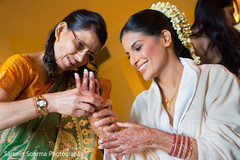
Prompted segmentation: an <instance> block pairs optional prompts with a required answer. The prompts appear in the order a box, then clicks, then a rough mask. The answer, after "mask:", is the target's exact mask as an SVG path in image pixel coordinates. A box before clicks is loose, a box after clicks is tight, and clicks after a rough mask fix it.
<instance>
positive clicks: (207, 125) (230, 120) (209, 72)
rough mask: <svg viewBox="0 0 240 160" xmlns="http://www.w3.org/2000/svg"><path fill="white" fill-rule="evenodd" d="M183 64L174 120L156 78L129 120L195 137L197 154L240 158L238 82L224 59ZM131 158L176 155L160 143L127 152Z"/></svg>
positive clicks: (209, 158) (206, 158)
mask: <svg viewBox="0 0 240 160" xmlns="http://www.w3.org/2000/svg"><path fill="white" fill-rule="evenodd" d="M180 60H181V63H182V65H183V66H184V69H183V74H182V78H181V83H180V86H179V91H178V94H177V98H176V102H175V114H174V118H173V126H172V125H171V124H170V121H169V116H168V114H167V113H166V111H165V110H164V109H161V105H162V103H161V101H162V100H161V93H160V90H159V88H158V86H157V84H156V83H155V82H154V81H153V82H152V85H151V86H150V88H149V90H146V91H144V92H142V93H140V94H139V95H138V96H137V98H136V99H135V101H134V103H133V106H132V110H131V114H130V118H129V121H130V122H137V123H140V124H143V125H146V126H149V127H152V128H157V129H160V130H163V131H166V132H169V133H178V134H184V135H185V136H189V137H192V138H194V139H196V140H197V144H198V157H199V160H221V159H224V160H227V159H229V160H234V159H240V82H239V81H238V79H237V78H235V77H234V75H233V74H232V73H230V72H229V71H227V70H226V69H225V68H224V67H223V66H220V65H200V66H196V65H195V64H194V63H193V61H192V60H190V59H185V58H181V59H180ZM124 159H131V160H143V159H144V160H146V159H147V160H155V159H156V160H158V159H161V160H168V159H177V158H173V157H170V156H169V155H168V153H166V152H164V151H162V150H160V149H152V148H149V149H146V150H144V151H142V152H138V153H134V154H131V155H126V156H124Z"/></svg>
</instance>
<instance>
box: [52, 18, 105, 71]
mask: <svg viewBox="0 0 240 160" xmlns="http://www.w3.org/2000/svg"><path fill="white" fill-rule="evenodd" d="M74 33H75V34H76V37H77V39H78V40H80V41H76V37H74ZM74 33H73V32H72V31H71V30H68V29H67V24H66V23H64V22H63V23H61V24H59V26H58V27H57V28H56V36H58V39H59V40H58V41H56V42H55V44H54V52H55V59H56V63H57V65H58V68H57V74H61V73H62V72H64V71H67V70H73V69H74V68H77V67H80V66H83V65H85V64H86V63H88V61H89V54H95V53H96V52H98V51H99V50H100V48H101V46H102V45H101V43H100V41H99V39H98V37H97V35H96V33H95V32H94V31H93V30H80V31H74ZM81 45H85V47H84V49H81V48H83V47H82V46H81Z"/></svg>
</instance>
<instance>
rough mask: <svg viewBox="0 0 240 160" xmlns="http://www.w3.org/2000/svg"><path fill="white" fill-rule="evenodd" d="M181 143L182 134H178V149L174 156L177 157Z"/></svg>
mask: <svg viewBox="0 0 240 160" xmlns="http://www.w3.org/2000/svg"><path fill="white" fill-rule="evenodd" d="M181 143H182V135H178V142H177V146H176V151H175V153H174V154H173V157H177V156H178V153H179V149H180V145H181Z"/></svg>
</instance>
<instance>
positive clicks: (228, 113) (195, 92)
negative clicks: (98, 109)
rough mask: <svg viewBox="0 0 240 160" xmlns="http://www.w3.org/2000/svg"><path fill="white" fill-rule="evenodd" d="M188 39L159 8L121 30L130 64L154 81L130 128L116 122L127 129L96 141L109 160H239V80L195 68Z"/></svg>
mask: <svg viewBox="0 0 240 160" xmlns="http://www.w3.org/2000/svg"><path fill="white" fill-rule="evenodd" d="M190 33H191V32H190V27H189V24H188V23H187V21H186V19H185V16H184V15H183V14H181V13H180V12H179V11H178V10H177V8H176V7H175V6H174V5H170V4H169V3H164V2H162V3H158V4H157V5H153V6H152V9H146V10H143V11H140V12H138V13H136V14H134V15H132V16H131V17H130V19H129V20H128V22H127V23H126V24H125V26H124V27H123V29H122V31H121V36H120V39H121V43H122V45H123V48H124V50H125V52H126V54H127V55H128V56H129V59H130V63H131V65H132V66H133V67H134V68H135V69H137V70H138V71H139V72H140V73H141V74H142V76H143V78H144V79H145V80H146V81H148V80H153V81H152V85H151V86H150V88H149V90H146V91H144V92H142V93H141V94H139V95H138V96H137V98H136V99H135V101H134V103H133V106H132V110H131V114H130V118H129V121H130V122H125V123H118V125H119V126H120V127H124V128H125V129H124V130H122V131H120V132H117V133H115V134H112V135H110V136H106V137H104V138H102V139H101V141H100V142H101V144H100V146H99V147H100V148H104V149H106V151H107V153H110V154H112V155H110V156H111V157H112V159H115V157H114V156H116V158H119V159H121V158H122V159H131V160H143V159H144V160H146V159H147V160H150V159H151V160H152V159H154V160H155V159H156V160H157V159H161V160H162V159H163V160H168V159H200V160H207V159H209V160H210V159H211V160H219V159H231V160H232V159H238V158H239V153H240V101H239V100H240V83H239V80H238V79H237V78H236V77H235V76H234V75H233V74H232V73H231V72H229V71H228V70H227V69H226V68H224V67H223V66H220V65H200V66H198V65H196V63H197V64H198V63H199V58H198V57H196V56H195V55H194V49H193V47H192V45H191V41H190V40H189V35H190ZM190 55H191V56H192V57H193V59H194V61H193V60H191V59H189V57H190ZM122 155H124V156H123V157H121V156H122ZM108 156H109V154H106V158H108Z"/></svg>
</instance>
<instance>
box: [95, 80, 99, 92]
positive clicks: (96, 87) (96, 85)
mask: <svg viewBox="0 0 240 160" xmlns="http://www.w3.org/2000/svg"><path fill="white" fill-rule="evenodd" d="M95 93H96V94H98V95H100V85H99V82H98V80H97V79H95Z"/></svg>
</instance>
